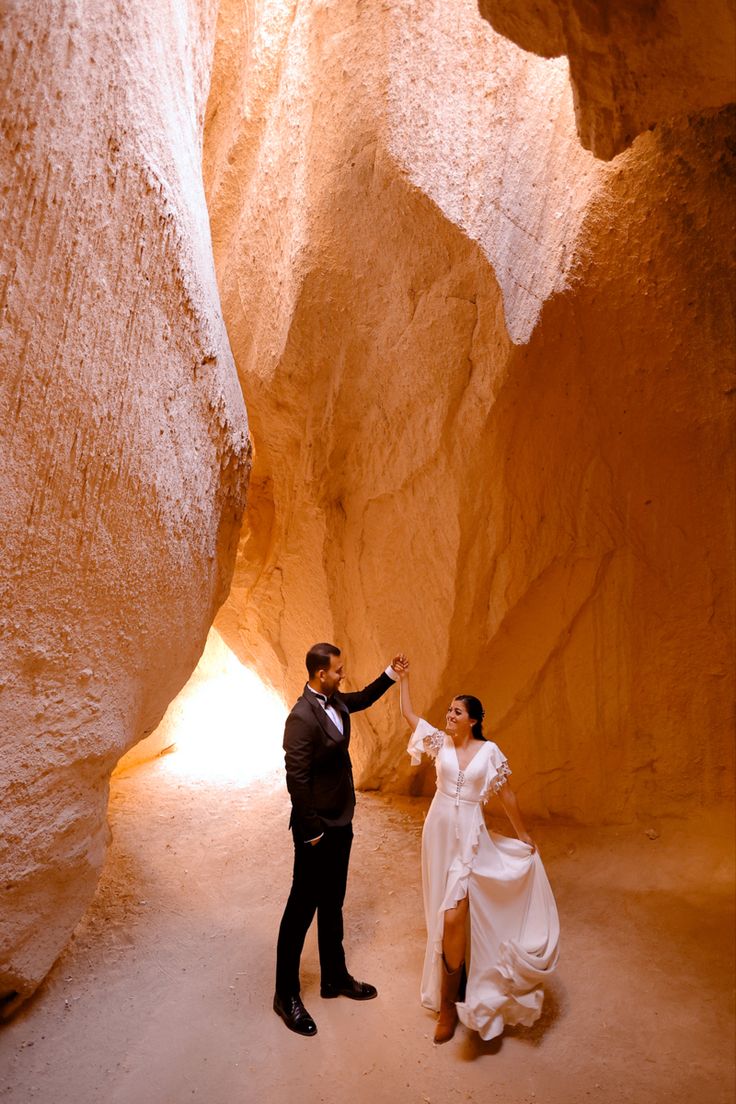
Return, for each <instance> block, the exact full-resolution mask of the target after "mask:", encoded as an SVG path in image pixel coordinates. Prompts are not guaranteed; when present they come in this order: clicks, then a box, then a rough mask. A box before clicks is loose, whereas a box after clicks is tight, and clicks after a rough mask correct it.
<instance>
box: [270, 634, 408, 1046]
mask: <svg viewBox="0 0 736 1104" xmlns="http://www.w3.org/2000/svg"><path fill="white" fill-rule="evenodd" d="M405 663H406V657H405V656H403V655H397V656H396V657H395V658H394V659H393V660H392V661H391V664H390V666H388V667H387V668H386V670H385V671H384V672H383V674H381V675H379V676H378V678H377V679H375V680H374V681H373V682H371V683H369V684H368V686H366V687H365V688H364V689H363V690H358V691H357V692H356V693H353V694H341V693H339V687H340V683H341V681H342V679H343V676H344V674H345V670H344V667H343V662H342V657H341V653H340V649H339V648H337V647H335V645H334V644H313V645H312V647H311V648H310V649H309V651H308V652H307V674H308V675H309V680H308V682H307V684H306V686H305V687H304V693H303V694H302V696H301V697H300V698H299V699H298V701H297V702H296V704H295V706H294V708H293V709H292V711H291V713H290V714H289V716H288V717H287V719H286V727H285V729H284V751H285V760H286V785H287V788H288V790H289V793H290V795H291V806H292V811H291V820H290V822H289V827H290V828H291V832H292V835H293V837H294V877H293V881H292V886H291V892H290V893H289V899H288V901H287V902H286V908H285V909H284V915H283V917H282V920H281V927H280V929H279V939H278V945H277V949H276V994H275V996H274V1000H273V1009H274V1012H276V1013H277V1014H278V1015H279V1016H281V1019H282V1020H283V1021H284V1023H285V1024H286V1026H287V1027H288V1028H290V1029H291V1030H292V1031H296V1032H297V1034H299V1035H316V1034H317V1025H316V1024H315V1022H314V1020H313V1019H312V1017H311V1016H310V1015H309V1013H308V1012H307V1010H306V1008H305V1007H304V1005H303V1004H302V1001H301V998H300V995H299V991H300V985H299V959H300V957H301V953H302V947H303V946H304V939H305V937H306V934H307V931H308V929H309V926H310V924H311V923H312V920H313V918H314V914H315V912H316V913H317V938H318V945H319V963H320V974H321V985H320V995H321V996H322V997H350V998H351V999H352V1000H371V998H373V997H375V996H377V995H378V993H377V991H376V989H375V988H374V986H372V985H368V983H367V982H364V981H356V980H355V978H353V977H351V975H350V974H349V973H348V969H347V966H346V965H345V952H344V951H343V946H342V938H343V925H342V905H343V901H344V899H345V887H346V884H347V878H348V862H349V860H350V847H351V844H352V842H353V827H352V819H353V810H354V808H355V789H354V786H353V771H352V766H351V763H350V755H349V752H348V748H349V745H350V714H351V713H358V712H359V711H360V710H361V709H367V708H368V706H369V705H373V703H374V702H375V701H378V699H379V698H380V697H381V695H382V694H385V693H386V691H387V690H388V689H389V687H390V686H392V685H393V683H394V682H395V681H396V679H397V678H398V676H399V672H400V671H401V670H402V669H403V667H404V665H405Z"/></svg>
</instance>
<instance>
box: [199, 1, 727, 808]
mask: <svg viewBox="0 0 736 1104" xmlns="http://www.w3.org/2000/svg"><path fill="white" fill-rule="evenodd" d="M732 128H733V118H732V115H731V113H730V112H728V111H724V112H720V113H719V112H715V113H710V114H708V113H706V114H703V115H701V116H699V117H697V118H693V119H691V120H687V119H679V120H675V121H672V122H669V123H663V125H661V126H658V127H657V129H656V131H655V132H654V133H651V134H646V135H642V136H641V137H640V138H639V139H638V140H637V141H636V142H635V143H634V146H633V148H632V149H631V150H629V151H628V152H627V153H625V154H623V155H621V156H620V157H619V158H617V160H616V161H615V162H614V163H613V164H611V165H604V164H602V163H600V162H597V161H595V160H594V158H593V157H592V156H591V155H589V154H587V153H586V152H585V151H584V150H582V149H581V148H580V146H579V143H578V141H577V138H576V133H575V121H574V110H573V103H572V94H571V91H570V88H569V84H568V81H567V76H566V65H565V62H564V61H552V62H549V61H545V60H543V59H540V58H535V57H530V56H528V55H525V54H522V53H521V52H520V51H518V50H517V49H515V47H514V46H513V44H512V43H510V42H507V41H505V40H503V39H501V38H499V36H498V35H496V34H495V33H494V32H493V31H492V29H491V28H490V27H489V26H488V25H487V24H486V23H484V22H483V21H482V20H481V19H480V17H479V15H478V12H477V8H476V7H475V5H474V4H473V3H472V2H471V0H462V2H460V3H457V4H455V5H453V6H452V8H451V9H448V7H447V5H445V4H441V3H439V0H436V2H434V3H426V2H423V3H418V2H413V0H394V2H392V3H388V4H387V3H382V4H380V5H379V4H373V3H367V4H366V3H357V2H356V3H350V2H346V3H341V4H339V5H334V4H320V5H313V4H310V5H306V4H299V3H296V2H291V3H284V4H282V5H281V6H279V7H276V6H271V7H265V8H264V7H261V6H260V5H258V6H257V5H255V4H251V5H250V6H249V7H243V6H242V5H241V4H239V3H235V2H234V0H224V2H223V3H222V5H221V9H220V21H219V24H218V38H217V48H216V62H215V73H214V77H213V89H212V94H211V97H210V101H209V104H208V112H207V125H206V141H205V168H206V175H205V183H206V187H207V191H208V203H209V207H210V215H211V221H212V228H213V244H214V249H215V260H216V267H217V271H218V281H219V284H220V289H221V296H222V302H223V310H224V313H225V317H226V318H227V319H228V328H229V333H230V336H231V340H232V343H233V349H234V353H235V358H236V362H237V365H238V370H239V374H240V378H241V381H242V384H243V390H244V393H245V397H246V401H247V402H248V405H249V410H250V411H251V426H252V431H253V438H254V450H255V454H254V456H255V458H254V470H253V480H252V493H251V498H250V507H249V522H248V527H247V529H246V531H245V532H244V534H243V539H242V543H241V548H240V552H239V557H238V564H237V567H236V572H235V577H234V584H233V589H232V591H231V596H230V598H229V600H228V602H227V603H226V605H225V606H224V607H223V610H222V611H221V613H220V615H219V617H218V620H217V625H218V628H219V629H220V631H221V632H222V633H223V635H224V636H225V638H226V639H227V641H228V643H229V645H230V646H231V647H232V648H233V649H234V650H236V651H237V652H238V654H239V655H240V657H241V658H242V659H243V660H244V661H246V662H248V663H250V664H253V665H254V666H255V667H256V669H257V670H258V671H259V672H260V674H261V675H262V676H263V677H264V678H265V679H266V680H267V681H269V682H271V683H272V684H274V685H276V686H278V687H279V688H280V689H282V690H283V692H284V693H285V695H286V696H287V698H293V697H294V696H295V695H296V693H297V692H298V690H299V687H300V685H301V684H302V681H303V678H304V673H303V668H302V662H303V654H304V651H305V649H306V647H307V646H308V644H309V643H311V642H312V641H313V640H315V639H330V638H332V639H335V640H337V641H338V642H340V643H342V644H343V645H345V647H346V650H347V657H348V669H349V675H350V678H351V681H352V682H353V683H354V684H355V683H357V684H359V683H361V682H362V681H363V680H365V679H367V678H369V677H371V676H372V675H373V674H374V673H375V671H376V670H378V669H379V668H380V666H381V665H382V664H383V663H384V662H385V660H386V658H387V657H388V656H389V655H390V654H391V653H392V651H393V649H394V648H396V647H399V646H401V647H404V648H405V649H406V650H407V651H409V652H410V654H411V656H412V659H413V662H414V679H415V696H416V699H417V704H418V705H419V706H420V707H421V709H422V710H423V711H424V712H425V713H427V714H428V715H429V716H430V718H431V719H432V720H434V721H435V722H440V721H441V719H442V716H443V714H444V708H445V705H446V702H447V700H448V698H449V697H450V696H451V695H452V694H453V693H457V692H473V693H477V694H479V695H480V696H481V697H482V698H483V699H484V701H485V703H486V705H487V709H488V715H489V720H490V726H489V727H490V729H491V732H492V733H493V736H494V738H495V739H496V740H497V741H498V743H499V744H500V745H501V746H502V747H503V748H504V750H505V751H506V753H507V754H508V755H509V757H510V759H511V761H512V766H513V768H514V772H515V781H516V783H517V788H518V789H519V791H520V795H521V800H522V803H523V805H524V807H525V808H526V809H527V810H528V811H529V812H531V813H534V814H538V815H554V816H558V817H572V818H575V819H578V820H582V821H595V820H619V821H621V820H629V821H630V820H632V819H635V818H637V817H639V818H644V817H646V818H647V820H648V821H651V818H653V817H657V816H664V815H678V816H681V815H686V811H687V809H688V808H692V807H695V806H698V805H700V804H701V803H703V802H706V803H710V802H718V801H721V800H723V799H724V798H725V797H727V796H728V794H729V793H731V792H732V766H733V753H732V741H731V701H732V694H733V684H732V674H731V669H730V655H731V639H732V638H731V617H732V611H733V588H732V585H731V583H732V570H731V564H732V559H731V557H732V554H733V536H732V535H733V531H734V530H733V514H734V497H733V478H732V477H733V468H732V464H731V461H730V453H729V445H730V431H729V421H728V404H729V394H730V389H731V388H732V387H733V380H732V377H731V374H730V369H731V363H730V356H729V349H730V348H732V343H733V336H734V335H733V329H732V323H731V321H730V319H731V313H730V309H731V304H730V288H731V278H732V274H733V268H734V261H733V255H732V248H731V241H732V235H731V226H732V210H731V207H730V204H729V198H728V196H729V192H728V189H729V182H730V179H731V174H732V173H733V160H732V155H731V153H730V150H729V141H730V135H731V133H732ZM406 735H407V734H406V732H405V730H404V728H403V725H402V723H401V721H400V720H399V717H398V709H397V705H396V703H395V702H393V703H392V702H391V700H390V698H387V699H386V700H384V702H382V703H381V704H380V705H379V706H377V707H375V709H374V710H372V711H371V713H370V714H369V715H367V716H366V717H364V718H361V719H360V723H359V725H358V726H357V731H356V739H355V744H354V749H355V753H354V761H355V763H356V767H357V775H358V780H359V783H360V784H361V785H363V786H365V787H379V786H380V787H384V788H389V789H391V788H393V789H412V790H414V791H416V790H418V789H421V788H424V789H425V790H429V789H430V788H431V785H432V780H431V778H430V777H429V776H428V774H427V772H420V773H414V772H411V771H410V769H409V767H408V761H407V760H406V757H405V756H404V754H403V748H404V746H405V743H406Z"/></svg>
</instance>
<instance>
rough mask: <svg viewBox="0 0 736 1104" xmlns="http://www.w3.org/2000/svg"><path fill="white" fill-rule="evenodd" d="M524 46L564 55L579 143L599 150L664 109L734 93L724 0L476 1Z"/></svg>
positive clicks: (734, 46) (734, 25) (612, 148)
mask: <svg viewBox="0 0 736 1104" xmlns="http://www.w3.org/2000/svg"><path fill="white" fill-rule="evenodd" d="M478 8H479V10H480V12H481V14H482V15H483V16H484V18H485V19H487V20H488V21H489V23H491V24H492V25H493V26H494V27H495V29H496V30H497V31H499V33H500V34H503V35H506V36H507V37H508V38H510V39H512V41H514V42H516V43H517V44H518V45H519V46H521V47H522V48H523V49H524V50H531V51H532V52H533V53H535V54H540V55H541V56H542V57H547V58H551V57H559V56H560V55H561V54H567V57H568V59H569V62H570V80H571V82H572V86H573V90H574V94H575V114H576V117H577V124H578V133H579V135H580V140H581V141H582V143H583V145H584V146H585V147H586V148H587V149H590V150H593V151H594V153H596V154H597V156H599V157H605V158H610V157H614V156H615V155H616V154H617V153H620V152H621V151H622V150H624V149H626V147H627V146H629V145H630V144H631V143H632V142H633V140H634V138H636V136H637V134H641V132H642V131H644V130H648V129H649V128H650V127H653V126H654V125H655V124H657V123H663V122H665V121H666V120H668V119H671V118H672V116H674V115H680V114H687V115H691V114H693V113H695V112H698V111H703V110H704V109H705V108H714V107H723V106H724V105H725V104H728V103H731V102H733V100H735V99H736V67H735V66H734V57H735V56H736V11H735V10H734V6H733V4H732V3H731V2H730V0H708V3H705V4H703V3H700V4H693V3H690V2H689V0H659V2H658V3H650V2H649V0H595V2H594V3H591V2H590V0H521V2H520V0H478Z"/></svg>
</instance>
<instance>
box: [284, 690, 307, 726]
mask: <svg viewBox="0 0 736 1104" xmlns="http://www.w3.org/2000/svg"><path fill="white" fill-rule="evenodd" d="M312 716H313V714H312V707H311V705H310V704H309V702H308V701H307V696H306V694H300V695H299V697H298V698H297V699H296V701H295V702H294V704H293V705H292V707H291V710H290V711H289V717H299V718H300V719H301V720H303V721H308V720H310V719H311V718H312ZM289 717H287V718H286V719H287V721H288V719H289Z"/></svg>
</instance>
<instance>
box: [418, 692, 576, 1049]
mask: <svg viewBox="0 0 736 1104" xmlns="http://www.w3.org/2000/svg"><path fill="white" fill-rule="evenodd" d="M399 678H400V681H401V712H402V713H403V715H404V717H405V718H406V720H407V721H408V722H409V724H410V725H411V727H412V729H413V734H412V737H411V739H410V740H409V746H408V748H407V751H408V752H409V754H410V755H411V759H412V763H413V764H414V765H415V766H416V765H418V763H419V762H420V759H421V754H422V752H424V753H425V754H427V755H431V756H432V757H433V758H434V759H435V760H436V769H437V792H436V794H435V796H434V798H433V800H432V804H431V805H430V808H429V812H428V813H427V819H426V821H425V823H424V831H423V833H422V884H423V891H424V915H425V919H426V922H427V936H428V938H427V951H426V955H425V959H424V972H423V975H422V1004H423V1005H424V1006H425V1007H426V1008H431V1009H433V1010H434V1011H439V1018H438V1020H437V1029H436V1031H435V1036H434V1041H435V1042H436V1043H444V1042H447V1040H448V1039H451V1038H452V1036H453V1035H454V1033H455V1027H456V1025H457V1020H458V1016H459V1018H460V1020H461V1021H462V1022H463V1023H464V1024H465V1025H466V1027H470V1028H472V1029H473V1030H475V1031H477V1032H479V1034H480V1036H481V1038H483V1039H493V1038H494V1037H495V1036H496V1035H500V1034H501V1032H502V1031H503V1029H504V1025H505V1024H524V1025H527V1026H528V1025H530V1024H532V1023H534V1021H535V1020H536V1019H537V1017H538V1016H539V1014H540V1012H541V1009H542V999H543V993H542V990H541V988H540V983H541V982H542V981H543V980H544V978H545V977H546V976H547V974H549V973H550V972H551V971H552V970H553V969H554V967H555V965H556V962H557V943H558V939H559V920H558V916H557V907H556V905H555V900H554V897H553V896H552V890H551V889H550V886H549V882H548V881H547V875H546V874H545V871H544V867H543V866H542V860H541V859H540V857H539V855H538V854H537V850H536V847H535V845H534V842H533V840H532V839H531V837H530V836H529V834H528V833H527V831H526V829H525V827H524V823H523V821H522V819H521V813H520V812H519V806H518V804H517V801H516V796H515V795H514V792H513V790H512V789H511V787H510V786H509V784H508V782H507V778H508V776H509V775H510V774H511V771H510V770H509V766H508V763H507V762H506V759H505V758H504V756H503V755H502V753H501V752H500V751H499V749H498V748H497V747H496V745H495V744H493V743H491V742H490V741H487V740H486V739H485V737H484V735H483V717H484V712H483V707H482V706H481V703H480V702H479V701H478V699H477V698H474V697H472V696H471V695H469V694H460V695H458V696H457V697H456V698H453V700H452V701H451V703H450V707H449V709H448V710H447V718H446V734H443V733H442V732H440V731H439V730H438V729H436V728H433V727H432V726H431V725H430V724H428V723H427V721H425V720H422V719H421V718H420V717H418V716H417V715H416V713H415V712H414V710H413V708H412V704H411V697H410V694H409V678H408V673H407V671H406V670H403V671H401V672H400V673H399ZM491 794H498V796H499V798H500V800H501V804H502V805H503V807H504V811H505V813H506V815H507V816H508V818H509V820H510V821H511V824H512V825H513V827H514V830H515V831H516V834H517V836H518V837H519V838H518V839H510V838H508V837H506V836H499V835H496V833H495V832H491V833H490V835H489V833H488V831H487V829H486V826H485V821H484V819H483V810H482V806H483V803H484V802H485V801H486V800H487V799H488V797H489V796H490V795H491ZM463 966H465V969H466V974H467V984H466V989H465V999H464V1000H462V1001H460V1002H458V989H459V986H460V979H461V976H462V970H463Z"/></svg>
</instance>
